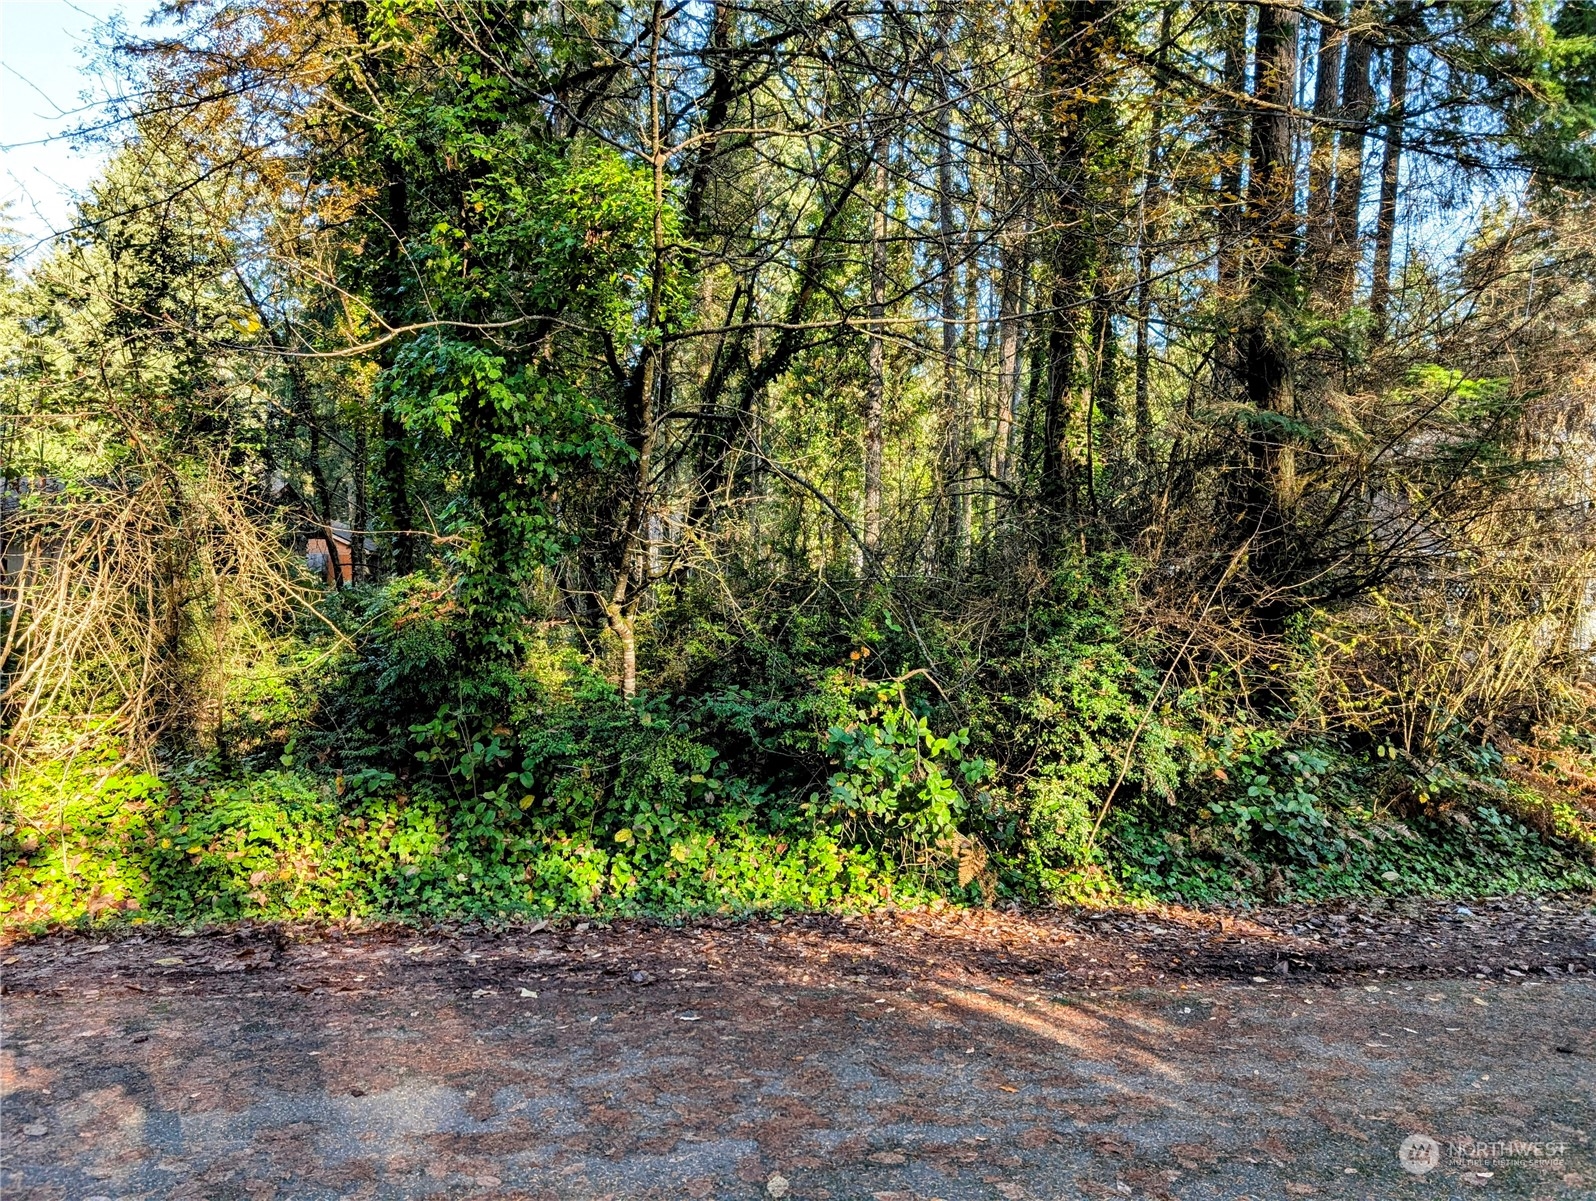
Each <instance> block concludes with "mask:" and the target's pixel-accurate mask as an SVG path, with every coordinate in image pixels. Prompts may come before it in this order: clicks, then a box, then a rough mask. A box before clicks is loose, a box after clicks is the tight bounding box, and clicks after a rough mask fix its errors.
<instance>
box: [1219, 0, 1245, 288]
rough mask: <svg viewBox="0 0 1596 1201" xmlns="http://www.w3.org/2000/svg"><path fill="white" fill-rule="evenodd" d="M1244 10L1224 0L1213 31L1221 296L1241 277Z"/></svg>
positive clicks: (1243, 158)
mask: <svg viewBox="0 0 1596 1201" xmlns="http://www.w3.org/2000/svg"><path fill="white" fill-rule="evenodd" d="M1247 15H1248V7H1247V6H1246V5H1244V4H1236V3H1227V4H1224V5H1222V6H1221V9H1220V29H1219V37H1220V40H1221V42H1222V43H1223V45H1224V61H1223V64H1222V65H1221V67H1220V84H1221V86H1222V87H1223V89H1224V92H1225V96H1224V99H1223V100H1222V101H1221V103H1222V104H1223V105H1224V108H1223V109H1222V110H1221V113H1220V118H1219V122H1218V125H1219V129H1218V134H1219V143H1220V146H1221V154H1222V158H1221V160H1220V168H1219V195H1218V197H1217V199H1216V202H1215V211H1214V221H1215V226H1216V229H1217V232H1216V234H1215V236H1216V238H1217V240H1218V248H1217V249H1218V254H1217V259H1218V266H1217V274H1218V279H1219V293H1220V296H1221V298H1223V299H1227V300H1228V299H1233V298H1234V297H1235V292H1236V286H1237V284H1238V282H1239V280H1240V278H1241V241H1242V235H1241V227H1242V213H1243V208H1242V197H1241V186H1242V176H1243V173H1244V172H1245V171H1246V167H1247V146H1248V137H1249V135H1248V123H1247V108H1246V105H1245V102H1244V99H1243V96H1244V93H1245V92H1246V90H1247Z"/></svg>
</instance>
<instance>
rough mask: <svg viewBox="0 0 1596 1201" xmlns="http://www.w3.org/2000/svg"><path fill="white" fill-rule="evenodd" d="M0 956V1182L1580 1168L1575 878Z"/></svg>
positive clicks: (1472, 1188) (1167, 1185)
mask: <svg viewBox="0 0 1596 1201" xmlns="http://www.w3.org/2000/svg"><path fill="white" fill-rule="evenodd" d="M0 958H3V960H4V963H3V965H0V973H3V986H0V987H3V991H4V997H3V1001H0V1004H3V1031H0V1033H3V1047H0V1089H3V1109H0V1156H3V1164H0V1191H3V1193H4V1196H5V1197H6V1198H8V1199H12V1198H14V1199H17V1201H22V1199H24V1198H26V1199H28V1201H34V1199H38V1201H43V1199H45V1198H49V1199H52V1201H55V1199H63V1201H64V1199H71V1201H91V1199H102V1201H103V1199H106V1198H174V1199H176V1198H206V1199H216V1201H223V1199H226V1201H235V1199H237V1201H243V1199H251V1201H264V1199H268V1198H271V1199H284V1201H286V1199H289V1198H293V1199H299V1198H307V1199H320V1198H388V1197H393V1198H412V1197H414V1198H420V1197H428V1198H442V1197H482V1198H506V1199H508V1198H517V1199H529V1198H597V1197H606V1196H608V1197H613V1198H616V1199H618V1201H631V1199H633V1198H639V1199H641V1198H667V1197H668V1198H676V1197H692V1198H699V1197H724V1198H733V1197H743V1198H752V1197H777V1196H783V1195H784V1196H787V1197H791V1198H838V1199H841V1198H870V1199H872V1201H911V1199H923V1201H929V1199H931V1198H943V1199H944V1201H962V1199H965V1198H1003V1199H1006V1201H1019V1199H1024V1198H1048V1199H1051V1198H1078V1197H1148V1198H1180V1199H1183V1201H1185V1199H1220V1198H1223V1199H1226V1201H1240V1199H1241V1198H1259V1199H1261V1198H1292V1197H1325V1198H1358V1199H1360V1201H1361V1199H1364V1198H1368V1199H1373V1201H1389V1199H1398V1198H1409V1197H1412V1198H1419V1197H1424V1198H1449V1197H1454V1196H1470V1197H1474V1196H1481V1197H1523V1198H1543V1197H1544V1198H1591V1197H1596V1147H1593V1146H1592V1141H1591V1139H1592V1134H1593V1133H1596V1131H1593V1123H1592V1097H1593V1095H1596V1038H1593V1030H1596V909H1593V907H1592V903H1591V901H1590V900H1588V899H1587V900H1566V899H1565V900H1562V901H1557V902H1534V901H1527V900H1506V901H1498V902H1484V903H1475V904H1470V905H1467V906H1459V905H1457V904H1437V903H1426V904H1419V903H1409V904H1401V905H1396V906H1376V907H1371V906H1369V905H1366V904H1365V905H1361V906H1358V907H1334V906H1283V907H1278V908H1274V909H1270V910H1266V911H1260V912H1254V913H1252V914H1249V915H1241V914H1234V913H1223V914H1221V913H1217V912H1200V911H1194V910H1180V909H1169V910H1161V911H1157V912H1143V911H1043V912H1026V913H967V914H958V913H949V912H944V913H940V914H934V913H925V912H922V913H886V914H878V915H876V916H874V917H869V918H857V919H842V918H833V917H802V918H800V917H789V918H786V919H784V920H750V921H732V920H708V921H701V922H695V923H689V924H686V925H683V926H667V925H661V924H657V923H650V922H616V923H610V924H589V923H576V924H574V925H573V924H570V923H563V924H557V925H553V926H546V927H543V928H542V929H534V928H521V929H510V930H502V931H488V930H483V929H478V928H471V927H452V928H422V929H417V928H413V927H377V928H369V929H351V928H347V927H333V928H316V929H306V928H300V929H282V928H275V927H239V928H234V929H231V930H226V931H217V932H200V933H196V934H193V935H191V936H189V937H183V936H181V935H177V934H152V933H142V934H141V933H131V934H128V935H124V936H120V937H117V938H115V939H109V940H106V941H94V940H91V939H85V938H82V937H75V936H52V937H48V938H42V939H36V940H32V941H24V942H14V943H12V944H11V945H9V946H7V947H6V948H5V949H4V951H3V952H0ZM1414 1135H1417V1136H1422V1137H1423V1138H1428V1139H1433V1140H1434V1150H1433V1152H1431V1153H1432V1154H1433V1157H1434V1158H1435V1159H1436V1161H1437V1166H1435V1167H1434V1168H1433V1169H1432V1170H1430V1171H1428V1172H1426V1173H1423V1174H1422V1175H1421V1174H1416V1173H1414V1172H1411V1171H1407V1170H1404V1168H1403V1166H1402V1164H1401V1162H1400V1159H1399V1149H1400V1147H1401V1146H1402V1144H1403V1141H1404V1139H1407V1138H1408V1137H1409V1136H1414ZM1409 1145H1410V1153H1411V1154H1415V1155H1419V1156H1421V1157H1422V1154H1423V1153H1424V1152H1426V1150H1428V1147H1429V1145H1428V1144H1425V1143H1423V1142H1422V1141H1421V1142H1419V1143H1417V1144H1413V1143H1410V1144H1409ZM1414 1147H1416V1150H1411V1149H1412V1148H1414ZM1410 1166H1415V1167H1416V1166H1421V1165H1419V1164H1417V1163H1413V1164H1410Z"/></svg>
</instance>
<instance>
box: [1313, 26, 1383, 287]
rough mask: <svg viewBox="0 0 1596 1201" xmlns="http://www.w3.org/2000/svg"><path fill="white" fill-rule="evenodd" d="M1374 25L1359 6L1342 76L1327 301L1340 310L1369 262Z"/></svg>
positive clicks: (1348, 38) (1348, 41) (1352, 27)
mask: <svg viewBox="0 0 1596 1201" xmlns="http://www.w3.org/2000/svg"><path fill="white" fill-rule="evenodd" d="M1368 21H1369V11H1368V8H1367V6H1365V5H1362V4H1359V5H1357V6H1355V7H1354V8H1353V10H1352V15H1351V18H1350V23H1351V29H1350V30H1349V32H1348V34H1347V53H1346V62H1345V64H1344V67H1343V70H1342V73H1341V122H1342V125H1341V132H1340V141H1339V145H1338V147H1337V150H1336V193H1335V203H1334V205H1333V210H1334V220H1333V223H1332V231H1331V243H1330V270H1329V273H1328V276H1327V283H1328V287H1327V288H1326V289H1325V295H1326V297H1327V298H1328V299H1329V300H1330V301H1331V303H1332V304H1333V305H1334V306H1335V307H1336V309H1337V310H1339V311H1345V310H1346V309H1347V308H1349V307H1350V306H1351V304H1352V298H1353V295H1354V293H1355V292H1356V291H1357V286H1358V264H1359V262H1361V260H1362V258H1363V242H1362V240H1361V238H1360V237H1359V234H1358V225H1359V217H1360V215H1361V211H1362V207H1363V143H1364V139H1365V137H1366V136H1367V133H1368V128H1369V113H1370V110H1371V109H1373V107H1374V89H1373V87H1372V86H1371V85H1370V82H1369V67H1370V65H1371V63H1372V61H1373V51H1374V46H1373V44H1372V43H1371V42H1370V41H1369V30H1368Z"/></svg>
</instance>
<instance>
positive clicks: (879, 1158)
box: [870, 1151, 908, 1167]
mask: <svg viewBox="0 0 1596 1201" xmlns="http://www.w3.org/2000/svg"><path fill="white" fill-rule="evenodd" d="M870 1159H871V1161H872V1162H874V1163H884V1164H886V1165H887V1166H889V1167H896V1166H897V1165H898V1164H900V1163H907V1162H908V1159H907V1157H906V1156H903V1155H900V1154H899V1153H898V1152H896V1151H877V1152H875V1153H874V1154H873V1155H871V1156H870Z"/></svg>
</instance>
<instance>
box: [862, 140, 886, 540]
mask: <svg viewBox="0 0 1596 1201" xmlns="http://www.w3.org/2000/svg"><path fill="white" fill-rule="evenodd" d="M874 154H875V181H874V182H875V188H874V192H875V197H874V199H875V204H874V211H873V212H872V213H871V214H870V343H869V372H870V374H869V379H868V380H867V381H866V384H865V407H864V515H863V516H864V520H863V522H862V523H861V525H862V526H863V530H862V533H861V537H862V538H863V539H864V544H865V550H866V552H867V553H868V554H870V555H872V556H874V555H878V554H879V553H880V551H881V436H882V435H881V423H882V414H883V411H884V409H885V407H886V390H887V364H886V338H885V337H884V336H883V334H884V331H883V329H882V323H883V322H884V321H885V320H886V316H887V305H886V300H887V141H886V139H885V138H878V139H877V141H876V146H875V152H874Z"/></svg>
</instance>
